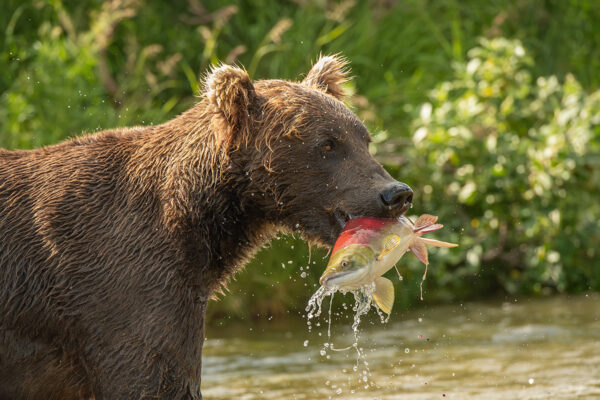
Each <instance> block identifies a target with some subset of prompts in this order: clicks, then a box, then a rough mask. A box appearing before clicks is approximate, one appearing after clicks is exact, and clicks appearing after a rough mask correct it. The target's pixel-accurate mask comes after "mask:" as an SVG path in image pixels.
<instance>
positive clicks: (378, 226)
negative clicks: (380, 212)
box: [319, 214, 458, 314]
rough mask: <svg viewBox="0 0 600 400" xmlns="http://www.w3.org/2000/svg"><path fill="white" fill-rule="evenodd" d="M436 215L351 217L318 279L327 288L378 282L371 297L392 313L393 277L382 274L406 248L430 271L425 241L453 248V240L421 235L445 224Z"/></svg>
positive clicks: (357, 286) (454, 245)
mask: <svg viewBox="0 0 600 400" xmlns="http://www.w3.org/2000/svg"><path fill="white" fill-rule="evenodd" d="M437 219H438V218H437V217H436V216H434V215H429V214H423V215H421V216H420V217H419V218H418V219H417V220H416V221H415V222H414V223H413V222H412V221H411V220H410V219H409V218H407V217H405V216H401V217H399V218H397V219H387V218H368V217H359V218H353V219H351V220H349V221H348V222H347V223H346V225H345V226H344V228H343V229H342V232H341V233H340V235H339V236H338V238H337V240H336V242H335V244H334V246H333V250H332V252H331V257H330V258H329V262H328V263H327V267H326V268H325V271H324V272H323V275H322V276H321V278H320V280H319V282H320V283H321V285H322V286H324V287H326V288H336V289H337V290H342V291H353V290H358V289H360V288H362V287H364V286H367V285H370V284H373V283H374V284H375V288H374V291H373V294H372V298H373V300H374V301H375V304H377V306H378V307H379V309H380V310H382V311H383V312H385V313H386V314H390V313H391V311H392V306H393V304H394V286H393V284H392V281H390V280H389V279H387V278H385V277H383V276H382V275H383V274H385V273H386V272H387V271H389V270H390V269H391V268H392V267H394V266H395V265H396V263H397V262H398V260H400V258H402V256H403V255H404V254H405V253H406V252H407V251H410V252H412V253H413V254H414V255H415V256H416V257H417V258H418V259H419V260H420V261H421V262H422V263H423V264H425V272H424V274H423V280H425V277H426V274H427V266H428V265H429V259H428V256H427V247H426V245H430V246H435V247H445V248H452V247H456V246H458V245H457V244H454V243H448V242H442V241H439V240H435V239H429V238H424V237H422V236H423V235H424V234H426V233H430V232H433V231H437V230H438V229H441V228H442V227H443V225H442V224H438V223H437Z"/></svg>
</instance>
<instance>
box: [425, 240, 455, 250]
mask: <svg viewBox="0 0 600 400" xmlns="http://www.w3.org/2000/svg"><path fill="white" fill-rule="evenodd" d="M419 239H421V240H422V241H423V242H425V244H428V245H430V246H435V247H446V248H451V247H456V246H458V245H457V244H456V243H448V242H442V241H441V240H435V239H427V238H419Z"/></svg>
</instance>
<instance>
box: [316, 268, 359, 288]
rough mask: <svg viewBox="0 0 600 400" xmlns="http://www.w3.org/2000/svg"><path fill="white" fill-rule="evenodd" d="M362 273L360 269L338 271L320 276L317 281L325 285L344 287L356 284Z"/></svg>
mask: <svg viewBox="0 0 600 400" xmlns="http://www.w3.org/2000/svg"><path fill="white" fill-rule="evenodd" d="M362 276H363V274H362V273H361V271H340V272H334V273H331V274H328V275H326V276H322V277H321V279H320V280H319V283H320V284H321V285H322V286H325V287H333V286H338V287H346V286H353V285H356V284H357V282H359V281H360V278H362Z"/></svg>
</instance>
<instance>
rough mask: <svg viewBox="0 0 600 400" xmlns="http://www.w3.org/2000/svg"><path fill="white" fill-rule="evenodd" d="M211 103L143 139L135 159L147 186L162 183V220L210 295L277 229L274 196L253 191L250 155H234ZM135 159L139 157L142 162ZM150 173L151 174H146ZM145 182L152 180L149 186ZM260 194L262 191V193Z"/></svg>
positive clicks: (191, 278) (192, 280) (192, 279)
mask: <svg viewBox="0 0 600 400" xmlns="http://www.w3.org/2000/svg"><path fill="white" fill-rule="evenodd" d="M205 108H206V105H205V104H204V102H202V103H199V104H198V105H196V106H195V107H194V108H192V109H191V110H189V111H188V112H186V113H184V114H182V115H180V116H179V117H177V118H175V119H173V120H171V121H169V122H167V123H165V124H163V125H159V126H156V127H153V128H151V129H152V132H153V133H152V134H151V135H149V137H148V136H145V137H143V138H140V139H141V140H142V141H143V142H142V143H141V144H140V146H139V152H140V153H141V155H140V157H134V158H135V160H145V162H146V163H148V165H146V166H144V165H136V166H135V167H136V170H137V171H138V174H133V175H134V176H140V174H139V172H141V173H142V177H141V179H143V180H144V181H145V182H144V183H143V184H144V185H146V186H149V187H150V186H155V187H157V188H158V191H157V192H158V193H159V197H160V203H161V208H162V213H161V214H162V221H160V222H161V224H163V226H164V227H166V229H167V230H168V231H169V236H170V237H172V238H175V240H176V242H177V243H178V247H179V248H180V250H181V252H182V255H183V260H184V264H185V266H184V267H183V271H182V272H183V273H184V274H185V275H186V280H188V282H189V284H191V285H197V286H198V288H199V289H200V290H202V291H204V292H205V293H204V294H206V295H207V296H210V295H212V293H213V292H214V291H215V290H219V289H220V288H221V287H222V286H223V285H224V284H226V282H227V280H228V278H229V277H230V276H231V275H232V274H233V273H234V272H236V271H237V270H239V269H241V268H242V267H243V266H244V265H245V264H246V263H247V262H248V260H249V259H250V258H251V257H252V255H253V254H254V253H255V252H256V251H257V250H258V249H260V248H261V247H262V246H263V245H264V244H265V243H267V242H268V241H269V240H270V239H271V238H272V237H273V236H274V234H275V233H276V231H277V229H276V227H275V225H274V224H273V223H272V222H269V221H273V217H274V216H273V215H272V214H273V213H272V210H271V209H270V207H269V201H268V199H261V200H258V198H254V197H253V196H252V195H251V192H252V193H254V191H252V190H251V182H250V180H249V178H248V175H247V174H246V172H245V167H244V163H245V160H244V157H245V156H244V154H242V153H243V152H242V151H239V149H236V150H235V151H234V153H235V152H236V151H239V152H238V153H237V154H236V157H237V158H235V157H234V159H232V157H231V156H230V153H231V150H230V148H229V144H228V143H227V141H226V140H224V138H223V133H224V132H227V130H226V129H223V127H220V126H219V125H218V123H216V122H215V117H214V116H212V117H211V118H209V117H208V116H209V115H210V112H208V111H207V110H206V109H205ZM135 160H134V161H135ZM145 171H148V172H150V174H151V175H149V176H144V175H145V174H144V172H145ZM146 182H151V183H150V184H147V183H146ZM257 197H258V196H257Z"/></svg>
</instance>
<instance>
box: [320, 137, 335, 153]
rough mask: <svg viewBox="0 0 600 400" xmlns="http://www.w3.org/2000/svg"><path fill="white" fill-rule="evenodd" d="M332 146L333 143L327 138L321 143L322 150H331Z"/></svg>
mask: <svg viewBox="0 0 600 400" xmlns="http://www.w3.org/2000/svg"><path fill="white" fill-rule="evenodd" d="M333 147H334V143H333V140H328V141H326V142H325V143H324V144H323V150H325V151H327V152H330V151H331V150H333Z"/></svg>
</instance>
